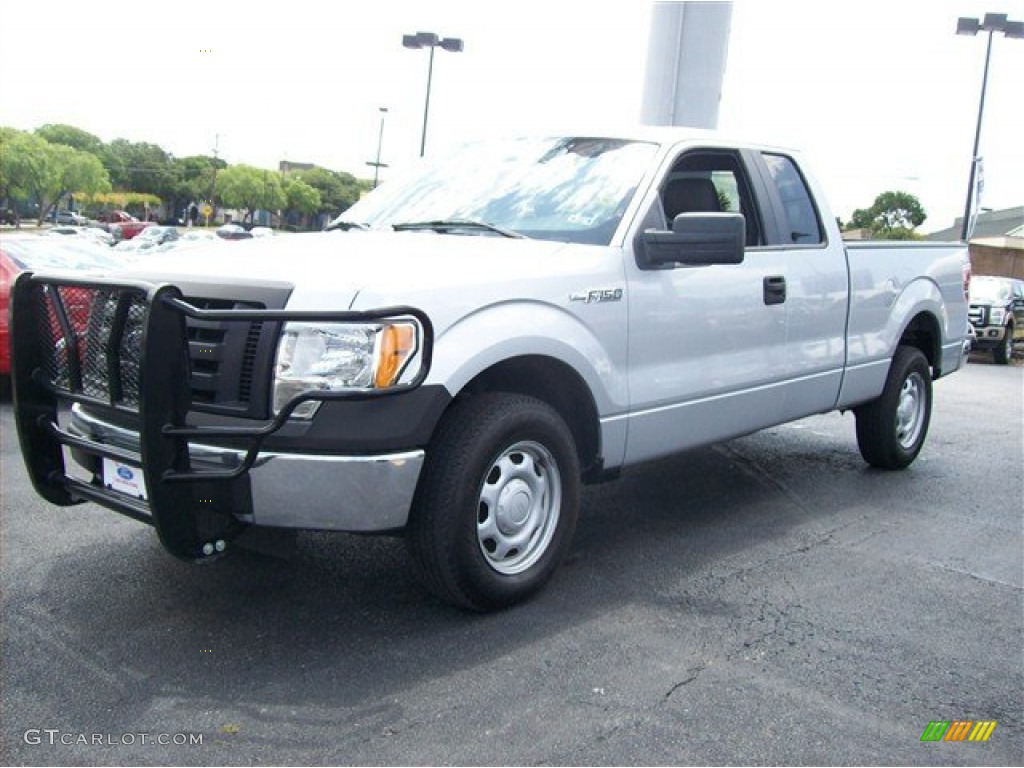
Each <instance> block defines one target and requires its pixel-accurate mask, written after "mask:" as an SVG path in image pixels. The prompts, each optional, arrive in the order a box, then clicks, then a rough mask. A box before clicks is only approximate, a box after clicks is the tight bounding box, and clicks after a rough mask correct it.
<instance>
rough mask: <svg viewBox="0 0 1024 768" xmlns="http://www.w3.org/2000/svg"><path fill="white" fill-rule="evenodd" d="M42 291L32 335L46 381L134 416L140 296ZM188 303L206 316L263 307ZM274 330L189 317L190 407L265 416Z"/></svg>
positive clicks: (71, 289)
mask: <svg viewBox="0 0 1024 768" xmlns="http://www.w3.org/2000/svg"><path fill="white" fill-rule="evenodd" d="M41 290H42V292H43V296H42V300H41V301H38V302H36V304H35V306H36V308H37V312H38V317H37V320H36V328H37V330H38V338H39V343H40V344H41V345H42V346H41V349H42V350H43V354H42V356H41V362H42V365H41V368H42V371H43V373H44V375H45V376H46V378H47V379H48V380H49V381H50V382H51V383H52V385H53V386H54V387H56V388H57V389H61V390H65V391H68V392H72V393H80V394H83V395H86V396H88V397H92V398H96V399H98V400H101V401H104V402H107V403H110V404H111V405H118V406H124V407H127V408H136V409H137V408H138V407H139V388H140V383H141V382H140V371H141V357H142V336H143V328H144V324H145V319H146V300H145V297H144V295H143V294H142V293H140V292H133V291H130V290H126V289H120V288H119V289H112V290H105V289H102V288H83V287H78V286H59V287H58V286H53V285H46V286H43V287H42V288H41ZM185 301H187V302H188V303H189V304H191V305H192V306H194V307H196V308H198V309H207V310H232V309H234V310H251V309H263V308H264V305H263V304H262V303H259V302H252V301H239V300H230V299H221V298H203V297H187V298H186V299H185ZM277 326H278V324H277V323H273V322H262V321H213V320H197V319H193V318H191V317H187V318H186V333H187V344H188V357H189V363H190V375H189V378H190V381H189V383H190V388H191V392H192V407H193V408H194V409H196V410H201V411H208V412H214V413H225V414H231V415H236V416H243V417H246V416H247V417H253V418H263V417H265V414H266V411H267V405H266V399H267V398H266V391H267V385H266V384H261V383H260V381H258V380H257V376H258V372H259V371H264V370H267V367H268V366H269V365H270V362H271V360H270V358H271V357H272V355H273V347H274V344H275V335H276V332H277ZM71 350H75V354H71ZM168 354H173V351H172V350H168ZM261 361H262V362H263V365H261Z"/></svg>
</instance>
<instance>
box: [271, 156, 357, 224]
mask: <svg viewBox="0 0 1024 768" xmlns="http://www.w3.org/2000/svg"><path fill="white" fill-rule="evenodd" d="M289 177H298V178H299V179H301V180H302V181H304V182H306V183H307V184H308V185H309V186H311V187H313V189H315V190H317V191H318V192H319V193H320V208H319V210H317V211H316V213H326V214H328V215H330V216H337V215H338V214H339V213H341V212H342V211H345V210H347V209H348V208H349V207H351V206H352V204H353V203H355V202H356V201H357V200H358V199H359V198H360V197H362V196H363V194H364V193H365V192H366V191H368V190H369V189H370V182H368V181H360V180H359V179H357V178H356V177H355V176H353V175H352V174H350V173H343V172H339V171H329V170H327V169H326V168H311V169H309V170H307V171H295V172H294V173H292V174H289Z"/></svg>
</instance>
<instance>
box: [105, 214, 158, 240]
mask: <svg viewBox="0 0 1024 768" xmlns="http://www.w3.org/2000/svg"><path fill="white" fill-rule="evenodd" d="M96 220H97V221H99V222H101V223H103V224H106V225H107V231H108V232H110V234H112V235H113V236H114V239H115V240H118V241H121V240H131V239H132V238H133V237H135V236H136V235H138V234H139V233H140V232H141V231H142V230H144V229H146V228H147V227H151V226H154V224H153V222H151V221H139V220H138V219H137V218H135V217H134V216H132V215H131V214H130V213H128V212H127V211H104V212H103V213H101V214H100V215H99V216H97V217H96Z"/></svg>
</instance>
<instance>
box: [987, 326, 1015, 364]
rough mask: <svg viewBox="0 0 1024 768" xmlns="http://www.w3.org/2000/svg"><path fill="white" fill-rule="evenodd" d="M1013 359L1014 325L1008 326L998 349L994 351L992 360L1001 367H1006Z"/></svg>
mask: <svg viewBox="0 0 1024 768" xmlns="http://www.w3.org/2000/svg"><path fill="white" fill-rule="evenodd" d="M1012 357H1013V323H1010V324H1009V325H1008V326H1006V330H1005V331H1004V333H1003V340H1002V342H1001V343H1000V344H999V346H998V347H996V348H995V349H993V350H992V359H993V360H995V362H997V363H999V365H1006V364H1008V363H1009V362H1010V359H1011V358H1012Z"/></svg>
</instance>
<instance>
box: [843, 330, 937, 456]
mask: <svg viewBox="0 0 1024 768" xmlns="http://www.w3.org/2000/svg"><path fill="white" fill-rule="evenodd" d="M854 413H855V414H856V417H857V446H858V447H859V448H860V455H861V456H863V457H864V461H866V462H867V463H868V464H870V465H871V466H873V467H878V468H879V469H905V468H906V467H908V466H910V464H911V462H913V461H914V459H916V458H917V454H918V453H920V452H921V446H923V445H924V440H925V437H926V436H927V434H928V424H929V422H930V421H931V415H932V376H931V370H930V369H929V367H928V360H927V359H925V356H924V354H923V353H922V352H921V350H919V349H917V348H915V347H906V346H900V347H897V348H896V354H895V355H893V358H892V365H890V366H889V374H888V376H887V377H886V380H885V388H884V389H883V390H882V394H881V395H880V396H879V397H878V399H876V400H873V401H871V402H870V403H866V404H865V405H862V406H860V407H859V408H857V409H856V410H855V411H854Z"/></svg>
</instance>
